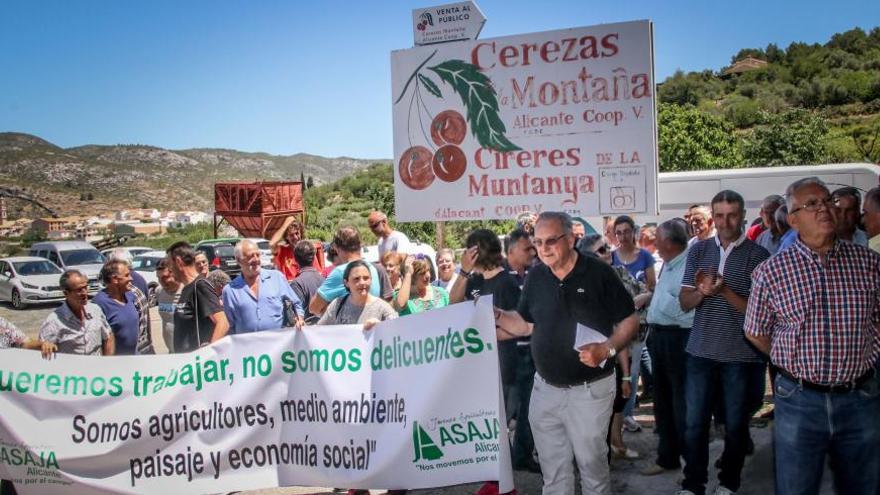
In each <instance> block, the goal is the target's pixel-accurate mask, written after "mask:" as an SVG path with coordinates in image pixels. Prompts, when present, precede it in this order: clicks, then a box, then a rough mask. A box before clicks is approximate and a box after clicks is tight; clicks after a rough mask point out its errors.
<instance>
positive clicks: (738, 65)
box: [721, 57, 767, 77]
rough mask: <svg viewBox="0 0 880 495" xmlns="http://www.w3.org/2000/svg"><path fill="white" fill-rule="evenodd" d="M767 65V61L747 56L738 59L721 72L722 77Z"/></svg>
mask: <svg viewBox="0 0 880 495" xmlns="http://www.w3.org/2000/svg"><path fill="white" fill-rule="evenodd" d="M765 67H767V61H766V60H761V59H759V58H754V57H746V58H742V59H739V60H737V61H736V62H735V63H734V64H733V65H731V66H730V67H728V68H726V69H724V71H722V72H721V77H732V76H734V75H736V74H742V73H743V72H749V71H752V70H759V69H763V68H765Z"/></svg>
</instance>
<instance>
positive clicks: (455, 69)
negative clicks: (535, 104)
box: [428, 60, 520, 151]
mask: <svg viewBox="0 0 880 495" xmlns="http://www.w3.org/2000/svg"><path fill="white" fill-rule="evenodd" d="M428 70H430V71H433V72H434V73H436V74H437V75H438V76H440V79H442V80H443V81H444V82H446V83H448V84H449V85H450V86H452V89H454V90H455V92H456V93H458V96H460V97H461V102H462V103H463V104H464V106H465V108H467V118H468V122H470V124H471V132H472V133H473V135H474V136H475V137H476V138H477V141H479V142H480V145H481V146H483V147H484V148H489V149H493V150H495V151H516V150H519V149H520V148H519V146H517V145H515V144H513V143H512V142H510V140H509V139H507V137H506V136H505V135H504V132H505V131H506V130H507V129H506V128H505V127H504V122H502V121H501V118H500V117H498V99H497V98H496V96H495V88H493V87H492V84H491V82H490V81H489V78H488V77H486V75H485V74H483V73H482V72H480V70H479V68H477V66H476V65H473V64H469V63H467V62H465V61H463V60H447V61H445V62H443V63H441V64H439V65H435V66H433V67H428Z"/></svg>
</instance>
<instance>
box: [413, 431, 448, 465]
mask: <svg viewBox="0 0 880 495" xmlns="http://www.w3.org/2000/svg"><path fill="white" fill-rule="evenodd" d="M413 450H415V459H413V462H418V461H420V460H422V459H425V460H428V461H436V460H437V459H439V458H441V457H443V451H442V450H440V447H438V446H437V444H436V443H434V439H433V438H431V435H428V432H427V431H425V429H424V428H422V427H421V426H420V425H419V422H418V421H413Z"/></svg>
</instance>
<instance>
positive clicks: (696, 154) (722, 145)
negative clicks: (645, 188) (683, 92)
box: [657, 103, 742, 172]
mask: <svg viewBox="0 0 880 495" xmlns="http://www.w3.org/2000/svg"><path fill="white" fill-rule="evenodd" d="M657 126H658V133H659V147H660V170H661V171H664V172H673V171H681V170H705V169H713V168H731V167H736V166H739V165H740V164H741V163H742V159H741V157H740V154H739V150H738V146H737V141H736V137H735V136H734V134H733V126H731V125H730V124H729V123H728V122H726V121H724V120H723V119H721V118H719V117H716V116H714V115H711V114H708V113H706V112H702V111H700V110H697V109H695V108H692V107H680V106H677V105H670V104H664V103H661V104H660V106H659V111H658V122H657Z"/></svg>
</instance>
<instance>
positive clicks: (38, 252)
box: [30, 241, 105, 293]
mask: <svg viewBox="0 0 880 495" xmlns="http://www.w3.org/2000/svg"><path fill="white" fill-rule="evenodd" d="M30 255H31V256H38V257H40V258H46V259H47V260H49V261H51V262H52V263H55V264H56V265H58V266H59V267H61V269H62V270H70V269H76V270H79V271H80V272H82V274H83V275H85V276H86V277H88V279H89V292H90V293H95V292H98V291H99V290H100V289H101V282H100V281H99V280H98V275H99V273H100V272H101V267H102V266H103V265H104V261H105V259H104V255H103V254H101V253H100V252H99V251H98V250H97V249H95V247H94V246H92V245H91V244H89V243H88V242H85V241H50V242H37V243H35V244H34V245H32V246H31V250H30Z"/></svg>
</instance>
